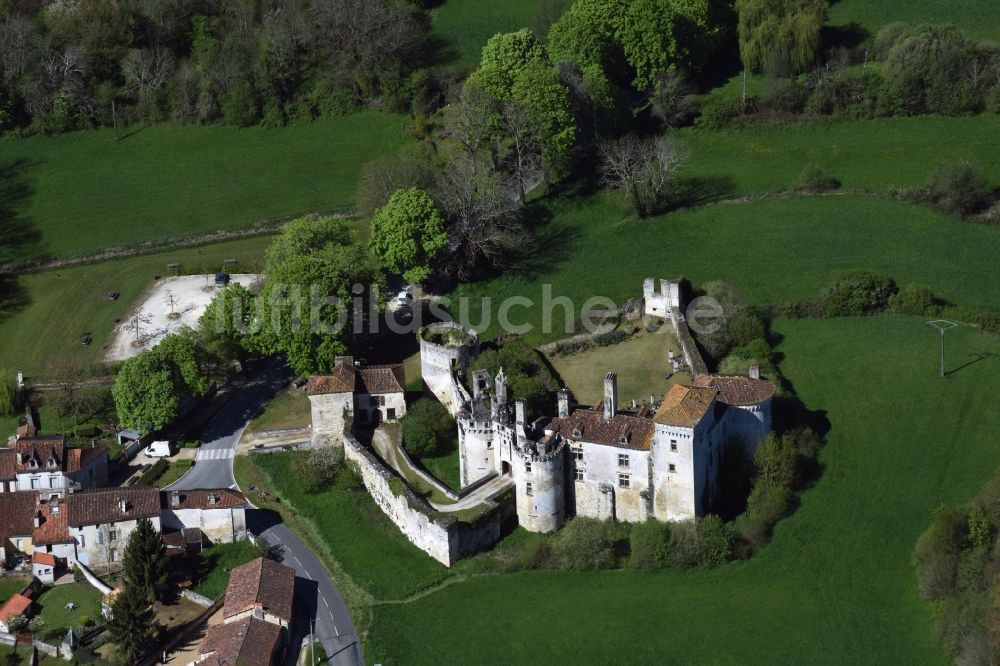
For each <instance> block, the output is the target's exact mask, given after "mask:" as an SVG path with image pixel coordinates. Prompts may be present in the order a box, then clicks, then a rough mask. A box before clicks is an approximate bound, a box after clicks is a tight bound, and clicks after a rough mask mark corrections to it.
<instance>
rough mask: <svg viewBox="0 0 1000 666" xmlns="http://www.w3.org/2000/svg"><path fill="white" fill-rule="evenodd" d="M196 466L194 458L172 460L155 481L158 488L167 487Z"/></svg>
mask: <svg viewBox="0 0 1000 666" xmlns="http://www.w3.org/2000/svg"><path fill="white" fill-rule="evenodd" d="M193 466H194V461H193V460H171V461H170V466H169V467H167V470H166V471H165V472H164V473H163V474H162V475H161V476H160V478H158V479H156V481H155V482H154V483H153V485H154V486H156V487H157V488H166V487H167V486H169V485H170V484H171V483H173V482H174V481H176V480H177V479H179V478H181V477H182V476H184V475H185V474H187V473H188V472H189V471H190V470H191V468H192V467H193Z"/></svg>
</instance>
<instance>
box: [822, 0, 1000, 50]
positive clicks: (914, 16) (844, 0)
mask: <svg viewBox="0 0 1000 666" xmlns="http://www.w3.org/2000/svg"><path fill="white" fill-rule="evenodd" d="M998 10H1000V8H998V7H997V4H996V2H995V0H909V1H905V2H904V1H903V0H838V1H837V2H833V3H831V7H830V15H829V20H828V21H827V23H828V24H829V25H837V26H840V25H848V24H850V23H858V24H860V25H861V26H862V27H864V28H866V29H867V30H868V31H869V32H870V33H871V34H872V36H874V35H875V34H876V33H877V32H878V30H879V28H881V27H883V26H885V25H888V24H889V23H895V22H896V21H905V22H907V23H909V24H911V25H917V24H920V23H950V24H952V25H954V26H957V27H958V28H961V29H962V30H963V31H965V33H966V34H967V35H969V36H970V37H976V38H979V39H993V40H997V39H1000V22H998V21H997V14H998Z"/></svg>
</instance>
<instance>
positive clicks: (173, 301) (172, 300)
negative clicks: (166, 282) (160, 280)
mask: <svg viewBox="0 0 1000 666" xmlns="http://www.w3.org/2000/svg"><path fill="white" fill-rule="evenodd" d="M163 303H164V305H166V306H167V307H168V308H170V314H169V315H168V316H169V317H170V318H171V319H177V317H178V316H179V315H178V314H177V310H176V308H177V297H176V296H174V292H173V290H172V289H167V292H166V293H165V294H164V295H163Z"/></svg>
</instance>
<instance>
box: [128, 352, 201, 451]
mask: <svg viewBox="0 0 1000 666" xmlns="http://www.w3.org/2000/svg"><path fill="white" fill-rule="evenodd" d="M182 387H183V381H182V379H181V378H180V376H179V373H178V371H177V368H176V367H175V366H173V365H172V364H171V363H169V362H165V361H164V358H163V357H162V356H160V355H159V354H154V353H151V352H143V353H141V354H139V355H138V356H134V357H132V358H130V359H128V360H127V361H125V362H124V363H122V365H121V367H120V368H119V369H118V375H117V377H115V385H114V386H113V387H112V388H111V394H112V396H114V399H115V408H116V410H117V412H118V420H119V421H120V422H121V423H122V424H123V425H124V426H126V427H128V428H133V429H135V430H138V431H140V432H149V431H150V429H151V428H150V427H149V426H150V424H151V425H152V429H153V430H155V429H159V428H162V427H163V426H165V425H166V424H167V423H170V422H171V421H173V419H174V418H175V417H176V416H177V410H178V408H179V407H180V395H181V393H182Z"/></svg>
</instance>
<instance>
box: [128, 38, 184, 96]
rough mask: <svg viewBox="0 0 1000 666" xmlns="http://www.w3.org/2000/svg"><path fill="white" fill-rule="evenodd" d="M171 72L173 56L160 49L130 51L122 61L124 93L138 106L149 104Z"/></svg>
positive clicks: (172, 69) (161, 88)
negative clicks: (129, 95)
mask: <svg viewBox="0 0 1000 666" xmlns="http://www.w3.org/2000/svg"><path fill="white" fill-rule="evenodd" d="M173 71H174V56H173V54H172V53H171V52H170V51H168V50H167V49H164V48H160V47H153V48H146V49H131V50H130V51H129V52H128V53H127V54H125V58H124V59H123V60H122V76H123V77H124V78H125V91H126V92H128V93H129V94H131V95H134V96H135V98H136V99H137V100H138V101H139V103H140V104H145V103H147V102H149V100H150V99H152V98H153V97H154V96H155V95H156V94H157V93H158V92H160V91H161V90H163V87H164V86H165V85H166V83H167V80H168V79H169V78H170V74H171V73H172V72H173Z"/></svg>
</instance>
